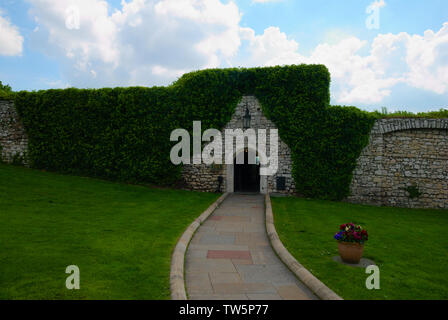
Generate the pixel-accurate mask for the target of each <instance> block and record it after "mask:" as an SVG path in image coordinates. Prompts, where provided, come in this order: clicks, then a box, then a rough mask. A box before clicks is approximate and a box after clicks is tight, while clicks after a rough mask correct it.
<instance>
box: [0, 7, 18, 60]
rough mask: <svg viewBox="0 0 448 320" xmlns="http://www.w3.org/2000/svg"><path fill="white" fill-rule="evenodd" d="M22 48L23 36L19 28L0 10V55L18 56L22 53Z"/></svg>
mask: <svg viewBox="0 0 448 320" xmlns="http://www.w3.org/2000/svg"><path fill="white" fill-rule="evenodd" d="M22 50H23V37H22V35H21V34H20V32H19V29H18V28H17V26H15V25H13V24H12V23H11V22H10V21H9V19H8V17H4V16H3V12H2V11H1V10H0V55H2V56H18V55H21V54H22Z"/></svg>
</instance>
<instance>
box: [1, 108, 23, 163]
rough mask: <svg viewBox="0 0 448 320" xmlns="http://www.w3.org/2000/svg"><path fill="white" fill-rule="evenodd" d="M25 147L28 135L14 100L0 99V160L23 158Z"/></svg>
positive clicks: (8, 160) (7, 160)
mask: <svg viewBox="0 0 448 320" xmlns="http://www.w3.org/2000/svg"><path fill="white" fill-rule="evenodd" d="M27 149H28V137H27V135H26V133H25V129H24V128H23V125H22V123H21V122H20V119H19V116H18V114H17V111H16V109H15V108H14V102H13V101H9V100H0V151H1V152H0V160H3V161H5V162H14V161H15V160H19V159H23V158H24V157H25V155H26V151H27ZM21 161H23V160H21Z"/></svg>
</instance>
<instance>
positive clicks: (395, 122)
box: [371, 118, 448, 134]
mask: <svg viewBox="0 0 448 320" xmlns="http://www.w3.org/2000/svg"><path fill="white" fill-rule="evenodd" d="M412 129H442V130H443V129H445V130H447V129H448V118H389V119H378V120H376V121H375V124H374V126H373V128H372V132H371V134H386V133H390V132H395V131H402V130H412Z"/></svg>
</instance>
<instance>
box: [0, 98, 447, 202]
mask: <svg viewBox="0 0 448 320" xmlns="http://www.w3.org/2000/svg"><path fill="white" fill-rule="evenodd" d="M246 106H247V107H248V109H249V111H250V114H251V117H252V122H251V124H252V125H251V127H253V128H254V129H255V130H258V129H275V128H276V127H275V125H274V123H273V122H272V121H270V120H268V119H267V118H266V117H265V116H264V115H263V112H262V110H261V106H260V103H259V102H258V100H257V99H256V98H255V97H254V96H244V97H243V98H242V100H241V102H240V103H239V104H238V106H237V108H236V110H235V113H234V115H233V117H232V118H231V120H230V121H229V123H228V124H227V125H226V126H225V128H223V129H222V132H224V130H225V129H237V128H242V125H243V122H242V119H243V116H244V113H245V108H246ZM267 138H268V141H267V145H269V135H268V136H267ZM27 147H28V138H27V135H26V132H25V130H24V128H23V125H22V124H21V122H20V119H19V116H18V114H17V112H16V110H15V108H14V103H13V101H6V100H0V149H1V159H2V160H3V161H6V162H13V161H14V160H15V159H20V158H22V157H24V156H25V155H26V153H27ZM268 153H269V150H268ZM278 164H279V169H278V171H277V174H276V175H275V176H271V177H267V178H266V179H265V180H264V182H263V181H262V182H261V184H260V192H262V193H266V192H270V193H271V192H276V193H285V194H293V193H294V192H295V183H296V182H294V179H293V178H292V175H291V169H292V161H291V151H290V149H289V148H288V146H287V145H286V144H285V143H284V142H283V141H281V139H280V138H279V155H278ZM220 176H221V177H222V184H221V191H230V192H232V191H233V189H232V186H233V165H205V164H202V165H198V166H193V165H186V166H184V169H183V173H182V177H183V179H184V180H185V182H186V185H187V186H188V187H189V188H191V189H194V190H201V191H211V192H214V191H217V189H218V186H219V182H218V177H220ZM279 177H281V178H283V179H284V182H285V183H284V188H283V189H282V190H277V178H279ZM350 190H351V191H350V196H349V197H348V198H347V199H346V200H347V201H349V202H355V203H365V204H373V205H384V206H398V207H410V208H444V209H448V119H424V118H415V119H414V118H403V119H402V118H400V119H398V118H397V119H381V120H377V121H376V122H375V125H374V126H373V128H372V131H371V133H370V142H369V144H368V146H367V147H366V148H365V149H364V150H363V151H362V153H361V156H360V157H359V159H358V162H357V167H356V169H355V171H354V172H353V179H352V183H351V186H350ZM416 195H417V196H416Z"/></svg>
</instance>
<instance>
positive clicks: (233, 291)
mask: <svg viewBox="0 0 448 320" xmlns="http://www.w3.org/2000/svg"><path fill="white" fill-rule="evenodd" d="M185 264H186V266H185V267H186V269H185V270H186V288H187V292H188V295H189V298H190V299H192V300H196V299H200V300H211V299H219V300H225V299H231V300H248V299H251V300H255V299H258V300H274V299H286V300H298V299H300V300H302V299H316V297H315V296H314V295H313V294H312V292H311V291H310V290H309V289H308V288H306V287H305V286H304V285H303V284H302V283H301V282H300V281H299V280H298V279H297V278H296V277H295V276H294V275H293V274H292V273H291V271H289V269H288V268H287V267H286V266H285V265H284V264H283V263H282V262H281V261H280V259H279V258H278V257H277V256H276V254H275V253H274V251H273V250H272V248H271V246H270V244H269V240H268V237H267V234H266V228H265V214H264V196H263V195H259V194H230V195H229V196H228V197H227V199H226V200H225V201H224V202H223V203H222V204H221V206H220V207H219V208H218V209H216V210H215V212H214V213H213V214H212V215H211V216H210V217H209V218H208V219H207V220H206V221H205V222H204V223H203V224H202V225H201V226H200V227H199V229H198V231H197V232H196V234H195V235H194V237H193V239H192V241H191V243H190V246H189V247H188V251H187V254H186V262H185Z"/></svg>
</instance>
